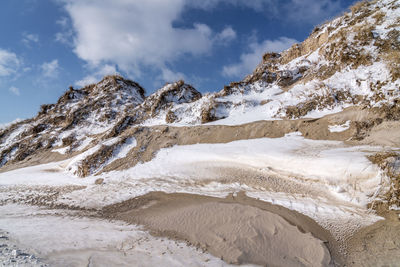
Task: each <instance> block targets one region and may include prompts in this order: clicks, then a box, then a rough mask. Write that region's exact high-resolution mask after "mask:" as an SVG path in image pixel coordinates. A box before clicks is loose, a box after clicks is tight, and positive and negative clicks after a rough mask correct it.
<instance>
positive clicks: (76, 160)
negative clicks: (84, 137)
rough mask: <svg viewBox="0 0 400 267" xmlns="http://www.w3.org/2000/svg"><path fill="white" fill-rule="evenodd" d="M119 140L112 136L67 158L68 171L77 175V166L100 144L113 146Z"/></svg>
mask: <svg viewBox="0 0 400 267" xmlns="http://www.w3.org/2000/svg"><path fill="white" fill-rule="evenodd" d="M119 141H120V139H119V137H114V138H111V139H108V140H105V141H103V142H100V143H99V144H97V145H95V146H94V147H92V148H90V149H88V150H86V151H85V152H83V153H81V154H79V155H77V156H75V157H73V158H72V159H70V160H69V163H68V165H67V168H66V169H67V171H69V172H70V173H72V174H74V175H77V174H78V168H79V165H80V164H81V163H82V161H84V160H85V159H86V158H87V157H88V156H90V155H92V154H94V153H96V152H97V151H98V150H99V149H100V148H101V147H102V146H113V145H115V144H116V143H118V142H119Z"/></svg>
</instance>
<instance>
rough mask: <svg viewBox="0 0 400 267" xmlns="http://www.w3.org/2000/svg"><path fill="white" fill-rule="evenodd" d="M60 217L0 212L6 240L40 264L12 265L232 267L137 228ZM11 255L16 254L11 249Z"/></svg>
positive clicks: (16, 209) (12, 209)
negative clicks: (32, 254) (12, 242)
mask: <svg viewBox="0 0 400 267" xmlns="http://www.w3.org/2000/svg"><path fill="white" fill-rule="evenodd" d="M65 213H66V211H57V210H45V209H38V208H34V207H32V206H19V205H5V206H1V207H0V229H4V230H6V231H7V232H8V236H9V237H10V239H13V241H14V243H16V244H17V245H18V246H19V247H22V248H23V249H24V251H34V252H35V254H36V255H37V256H38V257H40V261H39V260H37V259H36V257H35V256H30V255H29V254H26V253H25V254H24V255H28V256H27V258H29V257H30V259H29V261H28V262H24V261H23V260H22V259H21V258H22V256H20V257H19V258H20V259H19V258H18V257H17V260H18V262H17V261H16V262H15V263H14V264H16V265H17V264H18V263H19V264H20V265H18V266H25V265H23V264H24V263H25V264H26V266H46V265H44V264H48V265H49V266H86V265H89V266H233V265H230V264H227V263H225V262H224V261H223V260H221V259H219V258H216V257H214V256H212V255H210V254H208V253H204V252H202V251H201V250H198V249H196V248H194V247H192V246H188V245H187V244H186V243H183V242H177V241H172V240H169V239H166V238H158V237H153V236H151V235H150V234H149V233H148V232H146V231H144V230H142V229H141V228H140V227H138V226H134V225H127V224H125V223H123V222H119V221H113V222H109V221H106V220H101V219H94V218H85V217H83V218H82V217H81V216H79V214H75V213H74V212H70V214H68V213H67V214H65ZM61 215H62V216H61ZM0 242H1V240H0ZM0 249H1V248H0ZM0 251H1V250H0ZM14 251H21V250H19V249H18V248H15V249H14ZM20 253H22V252H20ZM1 257H2V256H1V255H0V258H1ZM11 264H13V262H11ZM244 266H248V267H250V266H254V265H244Z"/></svg>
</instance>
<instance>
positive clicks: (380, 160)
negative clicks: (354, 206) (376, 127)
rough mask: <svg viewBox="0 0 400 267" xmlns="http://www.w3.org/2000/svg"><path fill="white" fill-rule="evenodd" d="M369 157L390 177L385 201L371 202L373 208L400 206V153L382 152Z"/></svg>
mask: <svg viewBox="0 0 400 267" xmlns="http://www.w3.org/2000/svg"><path fill="white" fill-rule="evenodd" d="M368 159H369V160H370V161H371V162H372V163H374V164H376V165H378V166H379V167H380V168H381V169H382V170H383V171H384V173H385V174H386V176H387V177H389V179H390V188H389V191H388V192H386V194H385V199H384V202H381V201H378V203H371V205H370V207H371V208H378V207H380V208H382V205H383V206H384V209H386V210H387V209H388V208H389V207H390V206H392V205H396V206H400V170H399V169H398V164H399V161H400V155H399V154H398V153H396V152H381V153H376V154H375V155H372V156H369V157H368Z"/></svg>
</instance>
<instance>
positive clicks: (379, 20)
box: [372, 11, 386, 24]
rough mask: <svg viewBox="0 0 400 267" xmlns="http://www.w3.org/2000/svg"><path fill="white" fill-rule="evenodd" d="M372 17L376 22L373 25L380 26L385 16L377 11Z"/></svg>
mask: <svg viewBox="0 0 400 267" xmlns="http://www.w3.org/2000/svg"><path fill="white" fill-rule="evenodd" d="M372 17H373V18H374V19H375V20H376V22H375V24H382V23H383V19H384V18H385V17H386V14H385V13H384V12H382V11H378V12H376V13H375V15H373V16H372Z"/></svg>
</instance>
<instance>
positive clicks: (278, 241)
mask: <svg viewBox="0 0 400 267" xmlns="http://www.w3.org/2000/svg"><path fill="white" fill-rule="evenodd" d="M103 212H104V215H105V216H106V217H109V218H114V219H119V220H124V221H127V222H129V223H138V224H141V225H144V226H145V227H146V228H147V229H148V230H150V231H151V232H152V233H153V234H155V235H159V236H166V237H169V238H173V239H180V240H186V241H188V242H189V243H191V244H194V245H196V246H198V247H201V248H203V249H205V250H207V251H208V252H210V253H211V254H213V255H215V256H217V257H221V258H223V259H224V260H225V261H227V262H230V263H236V264H240V263H253V264H259V265H268V266H328V265H329V264H330V263H332V262H336V263H339V262H341V259H340V258H339V256H338V255H337V253H336V243H335V241H334V240H333V238H332V236H331V234H330V233H329V232H328V231H326V230H324V229H323V228H322V227H321V226H319V225H318V224H317V223H315V222H314V221H313V220H311V219H310V218H308V217H307V216H304V215H302V214H299V213H297V212H295V211H291V210H288V209H286V208H283V207H281V206H276V205H272V204H269V203H265V202H262V201H258V200H256V199H252V198H249V197H247V196H246V195H245V194H243V193H239V194H237V195H236V196H233V195H230V196H228V197H227V198H225V199H221V198H213V197H206V196H199V195H191V194H166V193H162V192H152V193H149V194H147V195H145V196H141V197H137V198H134V199H131V200H128V201H125V202H123V203H120V204H116V205H112V206H109V207H107V208H105V209H104V210H103Z"/></svg>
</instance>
